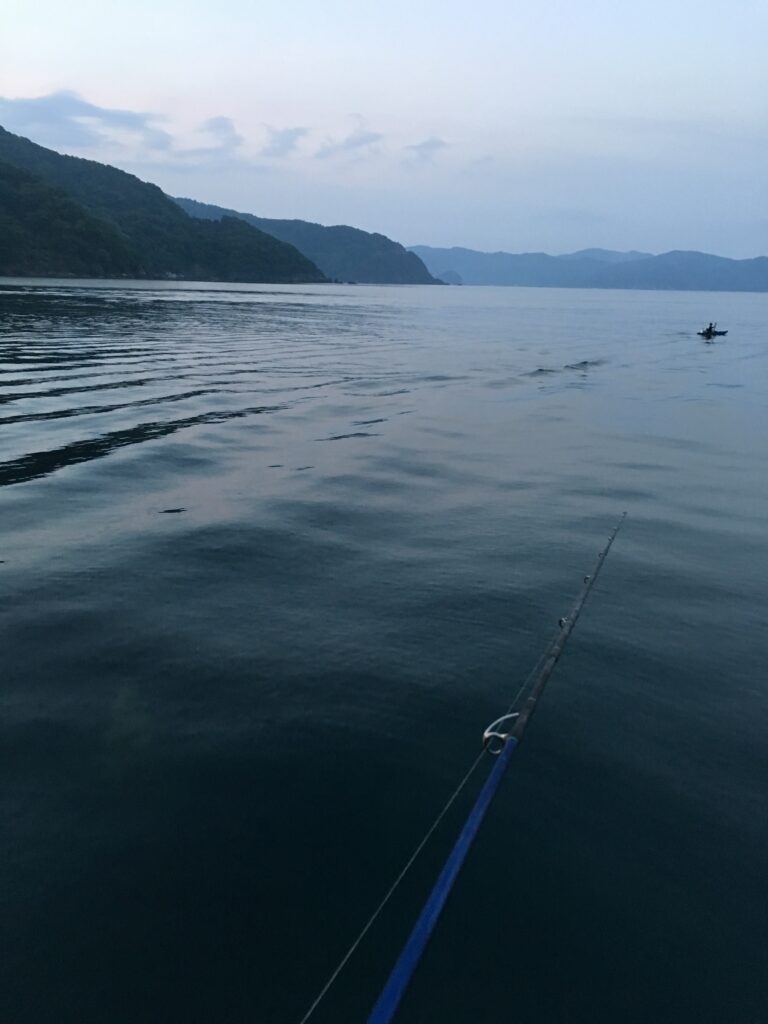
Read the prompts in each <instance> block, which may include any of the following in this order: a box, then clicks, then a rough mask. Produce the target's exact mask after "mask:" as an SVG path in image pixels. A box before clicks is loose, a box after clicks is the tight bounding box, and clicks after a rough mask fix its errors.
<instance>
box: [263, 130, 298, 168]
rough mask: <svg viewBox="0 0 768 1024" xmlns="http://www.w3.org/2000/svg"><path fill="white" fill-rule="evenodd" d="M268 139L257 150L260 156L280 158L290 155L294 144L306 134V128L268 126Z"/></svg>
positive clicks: (294, 146)
mask: <svg viewBox="0 0 768 1024" xmlns="http://www.w3.org/2000/svg"><path fill="white" fill-rule="evenodd" d="M267 132H268V133H269V141H268V142H267V144H266V146H263V147H262V149H261V150H260V151H259V155H260V156H265V157H269V158H270V159H274V160H280V159H282V158H284V157H286V156H290V155H291V153H293V151H294V150H295V149H296V146H297V145H298V144H299V142H300V141H301V140H302V139H303V138H304V136H305V135H306V134H307V132H308V129H307V128H269V127H267Z"/></svg>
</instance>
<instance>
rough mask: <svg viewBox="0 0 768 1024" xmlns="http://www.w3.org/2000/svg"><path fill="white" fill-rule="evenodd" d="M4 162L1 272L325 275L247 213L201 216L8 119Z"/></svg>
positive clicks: (0, 150)
mask: <svg viewBox="0 0 768 1024" xmlns="http://www.w3.org/2000/svg"><path fill="white" fill-rule="evenodd" d="M0 164H2V165H4V166H3V172H2V176H0V227H1V228H2V239H1V240H0V274H12V275H13V274H28V275H37V274H39V275H43V276H50V275H59V274H62V275H66V276H75V275H78V276H96V277H116V276H117V277H120V276H128V277H144V278H184V279H188V280H204V281H261V282H268V283H294V282H295V283H305V282H312V281H323V280H325V277H324V275H323V274H322V272H321V271H320V270H318V268H317V267H316V266H315V265H314V263H312V262H311V260H309V259H307V257H306V256H304V255H302V253H300V252H299V251H298V250H297V249H295V248H294V247H293V246H291V245H288V244H286V243H284V242H280V241H278V240H277V239H276V238H274V237H273V236H272V235H269V234H266V233H264V232H262V231H258V230H257V229H256V228H255V227H251V226H249V225H247V224H244V223H243V222H242V221H241V220H236V219H234V218H226V219H224V220H221V221H200V220H196V219H193V218H192V217H188V216H187V215H186V214H185V213H184V212H183V211H182V210H181V209H180V208H179V206H178V205H177V204H176V203H174V202H173V200H171V199H170V198H169V197H168V196H166V195H165V193H164V192H162V190H161V189H159V188H158V187H157V186H156V185H150V184H148V183H147V182H144V181H141V180H140V179H139V178H136V177H134V176H133V175H132V174H127V173H126V172H125V171H120V170H118V169H117V168H115V167H109V166H107V165H106V164H100V163H96V162H95V161H93V160H82V159H80V158H78V157H71V156H62V155H61V154H60V153H56V152H54V151H53V150H50V149H45V148H44V147H43V146H38V145H36V144H35V143H33V142H30V141H29V140H28V139H24V138H21V137H20V136H18V135H13V134H11V133H10V132H7V131H5V129H3V128H0ZM14 169H16V171H19V170H20V171H22V172H26V173H24V174H21V175H19V174H18V173H16V174H14V173H13V171H14ZM414 258H415V257H414Z"/></svg>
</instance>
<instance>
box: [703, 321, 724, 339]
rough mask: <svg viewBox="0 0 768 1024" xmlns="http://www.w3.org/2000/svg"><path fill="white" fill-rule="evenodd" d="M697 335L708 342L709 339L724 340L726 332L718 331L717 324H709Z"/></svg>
mask: <svg viewBox="0 0 768 1024" xmlns="http://www.w3.org/2000/svg"><path fill="white" fill-rule="evenodd" d="M697 333H698V335H699V337H700V338H706V339H707V341H709V340H710V339H711V338H724V337H725V335H726V334H727V333H728V331H718V329H717V324H709V326H708V327H705V328H704V330H703V331H698V332H697Z"/></svg>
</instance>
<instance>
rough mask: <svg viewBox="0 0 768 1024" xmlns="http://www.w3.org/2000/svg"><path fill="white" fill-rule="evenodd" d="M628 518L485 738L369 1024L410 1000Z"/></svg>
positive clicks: (381, 1022) (379, 1023) (384, 1020)
mask: <svg viewBox="0 0 768 1024" xmlns="http://www.w3.org/2000/svg"><path fill="white" fill-rule="evenodd" d="M626 515H627V514H626V512H625V513H624V514H623V515H622V517H621V519H620V520H619V521H618V523H617V524H616V526H615V528H614V530H613V532H612V533H611V535H610V537H609V538H608V543H607V544H606V545H605V547H604V548H603V550H602V551H601V552H600V555H599V557H598V559H597V565H596V566H595V568H594V570H593V572H592V575H591V576H585V577H584V582H583V585H582V587H581V590H580V592H579V595H578V597H577V598H576V601H575V603H574V605H573V608H572V609H571V611H570V614H569V615H568V616H567V617H565V618H562V619H560V621H559V623H558V625H559V629H558V632H557V633H556V635H555V637H554V638H553V640H552V642H551V644H550V645H549V647H548V648H547V650H546V651H545V652H544V655H543V656H542V658H541V659H540V660H539V663H538V665H540V666H541V667H540V668H539V667H538V665H537V669H535V670H534V673H536V674H535V676H534V678H533V680H532V682H531V685H530V691H529V694H528V697H527V699H526V701H525V703H524V704H523V706H522V708H521V710H520V711H519V712H518V711H515V712H513V711H511V710H510V711H509V712H508V713H507V714H506V715H502V716H501V718H497V719H496V721H495V722H492V723H491V725H489V726H488V728H487V729H486V730H485V732H484V733H483V743H484V746H485V747H486V749H487V750H489V751H490V752H491V753H492V754H496V755H497V757H496V763H495V764H494V766H493V769H492V770H491V773H490V775H489V776H488V778H487V779H486V781H485V783H484V785H483V788H482V789H481V790H480V794H479V796H478V797H477V800H476V801H475V805H474V807H473V808H472V810H471V811H470V813H469V817H468V818H467V820H466V822H465V824H464V828H463V829H462V831H461V834H460V835H459V838H458V839H457V840H456V843H455V845H454V847H453V849H452V850H451V852H450V854H449V856H448V859H447V860H446V862H445V865H444V867H443V870H442V871H441V872H440V876H439V878H438V879H437V881H436V882H435V886H434V888H433V889H432V892H431V893H430V895H429V897H428V899H427V902H426V903H425V904H424V908H423V910H422V911H421V914H420V915H419V917H418V920H417V921H416V924H415V925H414V926H413V931H412V932H411V934H410V936H409V937H408V940H407V942H406V944H405V946H404V947H403V950H402V952H401V953H400V956H399V957H398V958H397V961H396V963H395V966H394V967H393V968H392V972H391V974H390V975H389V978H388V979H387V981H386V984H385V985H384V988H383V989H382V991H381V995H380V996H379V998H378V1000H377V1001H376V1005H375V1006H374V1008H373V1010H372V1011H371V1014H370V1016H369V1017H368V1024H389V1022H390V1021H391V1020H392V1019H393V1017H394V1016H395V1014H396V1013H397V1008H398V1006H399V1005H400V1002H401V1000H402V998H403V996H404V995H405V990H406V988H407V987H408V984H409V982H410V981H411V978H412V977H413V974H414V972H415V970H416V968H417V966H418V964H419V961H420V960H421V957H422V954H423V953H424V950H425V949H426V946H427V943H428V942H429V940H430V938H431V936H432V932H433V931H434V930H435V925H436V924H437V922H438V919H439V917H440V915H441V913H442V912H443V908H444V907H445V904H446V901H447V899H448V896H449V895H450V892H451V889H452V888H453V884H454V882H455V881H456V878H457V876H458V874H459V871H460V870H461V868H462V865H463V864H464V861H465V860H466V857H467V854H468V853H469V849H470V847H471V846H472V843H473V842H474V840H475V837H476V836H477V833H478V831H479V829H480V826H481V824H482V823H483V819H484V817H485V815H486V812H487V810H488V808H489V807H490V805H491V801H492V800H493V798H494V796H495V795H496V791H497V789H498V788H499V783H500V782H501V779H502V777H503V775H504V772H505V771H506V769H507V766H508V764H509V761H510V758H511V757H512V754H513V753H514V752H515V750H516V749H517V747H518V745H519V743H520V741H521V740H522V738H523V733H524V732H525V730H526V728H527V726H528V723H529V722H530V720H531V717H532V716H533V713H534V711H535V710H536V706H537V704H538V701H539V698H540V697H541V695H542V693H543V692H544V689H545V687H546V685H547V682H548V680H549V677H550V676H551V675H552V672H553V670H554V668H555V665H556V664H557V662H558V661H559V659H560V655H561V654H562V653H563V648H564V647H565V645H566V643H567V641H568V637H569V636H570V635H571V632H572V630H573V628H574V626H575V625H576V622H577V621H578V618H579V615H580V614H581V610H582V608H583V607H584V604H585V602H586V600H587V598H588V597H589V594H590V592H591V590H592V587H593V586H594V585H595V582H596V581H597V577H598V576H599V574H600V570H601V569H602V567H603V564H604V563H605V560H606V558H607V557H608V553H609V552H610V550H611V545H612V544H613V542H614V540H615V539H616V535H617V534H618V532H619V530H620V529H621V527H622V524H623V522H624V520H625V518H626ZM537 670H538V671H537ZM507 728H509V731H508V732H506V731H504V730H505V729H507Z"/></svg>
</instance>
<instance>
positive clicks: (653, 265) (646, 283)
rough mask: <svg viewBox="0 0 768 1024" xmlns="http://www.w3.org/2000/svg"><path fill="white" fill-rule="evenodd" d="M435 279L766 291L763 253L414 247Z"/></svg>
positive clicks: (766, 265)
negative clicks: (554, 252) (735, 256)
mask: <svg viewBox="0 0 768 1024" xmlns="http://www.w3.org/2000/svg"><path fill="white" fill-rule="evenodd" d="M411 252H415V253H416V254H417V255H418V256H420V257H421V259H422V260H423V261H424V263H425V264H426V266H427V268H428V269H429V270H430V272H431V273H432V274H434V275H435V276H436V277H439V278H441V279H442V280H446V281H448V282H449V283H452V284H458V283H463V284H494V285H528V286H532V287H540V288H648V289H659V290H679V291H740V292H764V291H768V257H765V256H758V257H756V258H755V259H750V260H731V259H726V258H725V257H723V256H710V255H708V254H707V253H703V252H677V251H676V252H666V253H663V254H662V255H661V256H653V255H651V254H650V253H642V252H626V253H622V252H613V251H612V250H609V249H583V250H581V251H580V252H575V253H569V254H567V255H564V256H548V255H547V254H546V253H541V252H534V253H519V254H515V253H509V252H477V251H475V250H474V249H434V248H431V247H430V246H427V245H414V246H412V247H411Z"/></svg>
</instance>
